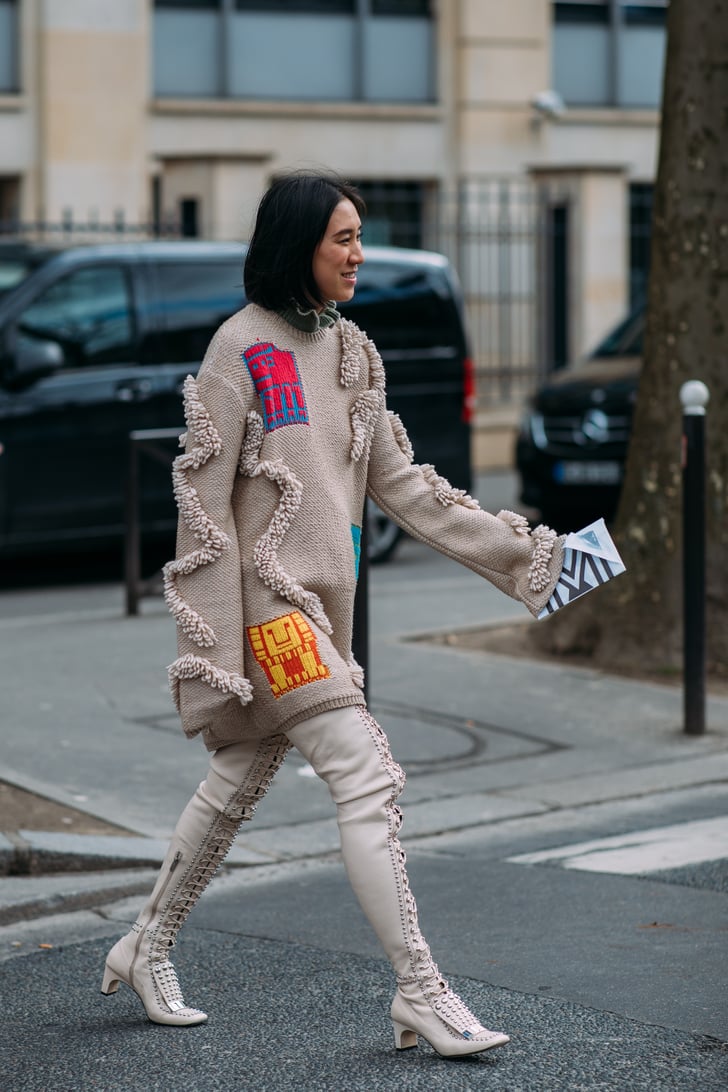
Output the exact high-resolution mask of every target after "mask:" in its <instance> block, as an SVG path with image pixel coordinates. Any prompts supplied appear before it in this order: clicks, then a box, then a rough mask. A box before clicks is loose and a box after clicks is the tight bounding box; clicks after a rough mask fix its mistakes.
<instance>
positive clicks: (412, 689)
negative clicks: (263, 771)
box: [0, 479, 728, 1092]
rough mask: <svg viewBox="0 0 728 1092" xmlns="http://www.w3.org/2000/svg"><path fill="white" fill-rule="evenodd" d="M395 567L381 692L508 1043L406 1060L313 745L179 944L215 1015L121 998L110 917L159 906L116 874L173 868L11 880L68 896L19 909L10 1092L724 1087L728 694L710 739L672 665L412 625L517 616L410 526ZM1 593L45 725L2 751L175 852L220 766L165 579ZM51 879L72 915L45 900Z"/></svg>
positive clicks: (443, 940)
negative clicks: (188, 677)
mask: <svg viewBox="0 0 728 1092" xmlns="http://www.w3.org/2000/svg"><path fill="white" fill-rule="evenodd" d="M486 484H487V485H488V486H489V488H507V487H508V485H509V482H508V480H507V479H504V480H503V482H501V484H500V486H498V485H497V483H495V482H489V483H486ZM488 503H489V506H490V507H492V508H497V507H498V506H500V504H501V503H504V504H506V506H512V498H509V497H507V496H503V497H502V498H501V497H498V498H497V501H496V502H495V503H494V502H493V499H492V498H491V500H490V501H489V502H488ZM372 575H373V588H372V629H373V634H374V639H373V642H372V643H373V649H372V664H371V673H372V693H373V707H374V710H375V712H376V713H377V714H378V715H379V716H380V718H381V719H382V721H383V723H384V724H385V725H386V727H387V730H388V732H389V733H390V736H391V738H392V742H393V748H394V751H395V755H396V757H397V758H398V759H399V760H400V761H401V762H402V763H403V764H404V765H405V767H406V768H407V770H408V786H407V789H406V793H405V796H404V804H405V814H406V820H405V827H404V831H403V836H404V837H403V840H404V841H405V844H406V846H407V850H408V856H409V862H410V874H411V880H412V886H413V890H414V892H415V894H416V896H417V898H418V903H419V909H420V917H421V924H422V927H423V931H424V932H425V934H426V935H427V937H428V939H429V941H430V943H431V945H432V948H433V952H434V955H435V957H436V958H437V959H438V962H439V963H440V965H441V968H442V969H443V971H444V972H445V973H446V974H447V975H448V976H449V977H450V978H451V979H452V982H453V985H454V986H455V987H456V988H457V989H458V990H459V991H460V992H461V993H462V994H463V995H464V996H465V998H466V999H467V1000H468V1001H469V1002H470V1003H471V1006H472V1007H473V1008H474V1009H475V1010H476V1011H477V1012H478V1013H479V1015H480V1016H481V1017H482V1019H483V1020H484V1021H485V1022H486V1023H487V1024H489V1026H492V1027H503V1028H504V1029H505V1030H507V1031H508V1032H509V1033H510V1034H511V1036H512V1042H511V1044H510V1045H509V1046H508V1047H507V1048H505V1049H504V1050H501V1051H496V1052H495V1053H494V1054H493V1055H492V1056H490V1055H485V1056H482V1057H481V1058H479V1059H475V1060H472V1059H471V1060H470V1061H468V1062H464V1063H452V1062H446V1061H443V1060H441V1059H439V1058H438V1057H437V1056H436V1055H434V1054H433V1053H432V1052H431V1051H430V1050H429V1048H427V1047H425V1046H421V1048H420V1049H419V1050H418V1051H409V1052H405V1053H403V1054H397V1053H395V1051H394V1050H393V1049H392V1041H391V1031H390V1028H389V1026H388V1021H387V1006H388V1000H389V997H390V995H391V988H392V982H391V975H390V972H389V969H388V967H387V965H386V964H385V963H384V961H383V960H382V957H381V953H380V951H379V949H378V946H377V945H376V942H375V940H374V938H373V936H372V934H371V932H370V930H369V927H368V925H367V924H366V922H365V921H364V920H363V919H362V917H361V914H360V912H359V910H358V907H357V906H356V904H355V903H354V901H353V899H352V896H351V894H350V892H349V889H348V886H347V884H346V881H345V878H344V875H343V870H342V867H341V864H340V862H339V861H338V858H337V856H336V852H335V850H336V830H335V825H334V823H333V820H332V818H331V808H330V805H329V802H328V800H327V797H326V792H325V789H324V787H323V785H321V784H320V783H319V782H318V781H317V780H316V779H315V778H311V777H310V776H307V774H308V771H307V768H306V767H305V764H304V763H302V762H300V760H299V761H297V760H296V759H295V756H292V760H291V761H288V762H287V763H286V765H285V766H284V769H283V770H282V771H281V775H280V778H279V780H278V783H277V784H276V785H275V786H274V789H273V790H272V792H271V793H270V795H269V797H268V798H267V799H266V801H265V802H264V803H263V804H262V805H261V808H260V813H259V815H258V816H257V817H256V820H255V822H254V824H252V825H251V827H250V828H249V831H248V830H246V831H245V832H243V834H242V835H241V837H240V838H239V840H238V850H237V852H238V854H239V857H238V859H237V863H238V865H246V866H247V867H232V868H230V869H228V870H227V871H226V872H225V873H224V874H223V875H221V876H220V877H219V878H218V879H217V880H216V881H215V882H214V884H213V886H212V888H211V890H210V891H209V892H208V894H207V896H206V898H205V900H204V903H203V905H202V906H201V907H200V908H199V909H198V910H197V911H196V912H195V915H194V916H193V918H192V920H191V922H190V924H189V926H188V927H187V929H186V930H185V933H184V934H183V937H182V940H181V942H180V944H179V947H178V950H177V953H178V954H177V965H178V968H179V970H180V973H181V976H182V980H183V983H184V985H185V990H186V994H187V996H188V997H189V998H190V999H191V1000H193V1001H194V1002H195V1003H197V1004H200V1005H202V1006H203V1007H205V1008H206V1009H207V1010H208V1011H209V1012H210V1013H211V1021H210V1023H209V1024H208V1025H207V1026H205V1027H203V1028H199V1029H189V1030H181V1031H179V1030H175V1029H166V1028H159V1027H153V1026H151V1025H149V1024H148V1023H147V1022H146V1021H145V1020H144V1017H143V1013H142V1012H141V1009H140V1006H139V1004H138V1002H137V1000H136V999H135V998H134V996H133V995H132V994H131V993H130V991H128V990H123V989H122V991H120V993H119V994H118V995H117V996H116V997H114V998H111V999H106V998H103V997H101V996H100V995H99V994H98V992H97V990H98V984H99V980H100V972H101V968H102V965H103V953H104V952H105V950H106V948H107V947H108V943H109V939H108V938H109V937H113V936H117V935H119V934H120V933H121V932H122V931H124V929H125V927H126V923H127V922H129V921H130V920H132V919H133V917H134V915H135V913H136V910H137V907H138V902H139V897H138V895H135V896H134V897H129V898H124V899H119V897H118V896H119V894H120V893H122V892H123V891H124V890H129V889H130V888H131V887H134V886H139V888H140V889H141V888H143V887H145V886H146V885H148V884H149V882H150V878H151V875H152V873H150V872H147V871H144V872H129V871H128V870H115V871H114V872H104V873H103V874H101V875H100V876H93V875H91V876H90V875H88V874H83V875H79V876H72V875H68V874H66V875H63V876H60V877H56V878H48V877H46V878H44V879H39V880H35V879H32V878H27V879H22V878H7V879H4V880H2V881H0V883H1V884H2V889H3V894H2V899H0V901H2V902H3V905H4V906H5V908H6V909H7V908H8V907H12V904H13V899H16V900H17V901H16V904H15V905H16V906H19V905H21V904H22V903H23V902H24V903H25V905H26V906H28V904H29V902H30V900H31V899H32V898H36V899H37V904H38V905H39V906H41V907H44V908H45V913H44V914H43V915H41V916H36V917H34V918H33V919H32V920H31V921H29V922H16V923H15V924H12V925H8V926H5V927H4V928H0V957H2V958H3V959H4V960H5V962H4V964H3V967H2V976H1V977H0V1003H1V1004H2V1007H3V1013H4V1020H3V1023H2V1025H0V1051H1V1052H2V1058H3V1080H4V1085H3V1087H5V1086H7V1087H8V1088H9V1089H12V1090H13V1092H15V1090H18V1092H21V1090H23V1092H24V1090H26V1089H27V1090H28V1092H41V1090H43V1092H49V1090H53V1092H55V1090H59V1089H60V1090H67V1089H68V1090H76V1089H78V1090H85V1089H104V1090H109V1092H110V1090H114V1089H138V1090H139V1092H146V1090H149V1089H160V1090H165V1092H166V1090H169V1092H172V1090H175V1092H176V1090H178V1089H190V1088H194V1089H200V1090H207V1089H237V1090H240V1089H242V1090H248V1089H250V1090H253V1089H256V1090H258V1089H262V1090H271V1092H275V1090H279V1089H280V1090H284V1089H296V1090H309V1089H310V1090H312V1092H313V1090H316V1092H318V1090H321V1092H344V1090H347V1092H348V1090H349V1089H351V1090H358V1089H361V1090H362V1092H366V1090H376V1089H392V1090H393V1089H412V1090H415V1089H447V1090H461V1089H462V1090H469V1089H480V1088H483V1089H485V1088H489V1089H497V1090H498V1092H501V1090H509V1092H510V1090H520V1089H523V1090H529V1092H530V1090H544V1092H552V1090H553V1092H561V1090H564V1089H615V1090H620V1092H621V1090H623V1089H625V1090H630V1092H631V1090H632V1089H645V1090H647V1089H649V1090H650V1092H655V1090H658V1092H659V1090H662V1089H684V1088H696V1089H701V1090H713V1089H716V1090H718V1089H724V1088H725V1087H726V1086H728V1046H727V1044H728V996H727V993H726V987H725V981H726V969H727V967H726V952H727V951H728V945H727V944H726V939H727V937H728V914H727V912H726V911H727V910H728V890H727V889H728V866H727V862H726V859H725V858H726V856H727V855H728V854H726V852H725V847H726V846H728V837H726V834H725V828H724V827H723V826H722V825H721V821H722V817H723V816H725V814H726V800H727V797H728V792H727V791H726V784H727V783H728V701H726V700H725V699H722V700H720V699H714V700H712V701H711V703H710V713H709V720H710V729H711V730H710V732H709V733H708V734H707V735H706V736H705V737H704V738H701V739H690V738H687V737H685V736H684V735H682V733H681V731H680V721H681V718H680V695H679V693H676V692H675V691H672V690H670V689H669V688H667V687H660V686H652V685H646V684H640V683H635V682H626V681H624V680H617V679H612V678H610V677H607V676H603V675H601V674H600V673H599V672H597V671H576V670H564V669H560V668H555V667H553V666H551V665H543V664H524V663H518V662H514V661H512V660H510V659H507V658H502V657H498V656H490V655H489V656H484V655H482V654H478V653H468V652H462V651H459V650H457V649H453V648H448V647H446V646H442V645H430V644H427V643H426V642H421V641H417V642H409V641H405V640H403V639H402V638H403V636H404V635H413V634H422V633H423V632H427V631H432V630H439V629H443V628H445V629H446V628H450V627H452V626H458V625H460V626H462V625H470V624H473V625H475V624H482V623H483V622H484V621H486V620H487V621H494V620H496V619H499V618H515V617H522V616H523V615H522V613H521V608H519V607H518V605H517V604H512V603H511V602H510V601H509V600H507V599H504V598H503V597H502V596H499V595H498V594H497V593H496V592H494V591H492V589H490V588H488V587H487V586H485V585H483V583H482V582H481V581H479V580H478V579H477V578H476V577H474V576H473V575H472V574H469V573H467V572H465V571H463V570H459V569H458V568H457V567H455V566H454V565H452V564H451V563H448V562H446V561H444V559H440V558H438V557H436V556H435V555H433V554H431V553H430V552H429V551H427V550H424V549H423V548H421V547H419V546H418V545H417V544H416V543H412V542H407V543H405V545H404V548H403V549H402V551H401V553H400V555H399V557H398V558H397V560H396V561H395V563H394V564H393V565H392V566H389V567H387V568H386V569H381V570H378V571H376V572H375V573H373V574H372ZM3 606H4V607H5V608H6V610H5V611H4V613H3V621H2V623H0V637H1V638H2V652H1V654H2V656H3V660H4V663H3V665H2V666H3V670H4V671H5V672H7V677H9V678H14V679H15V680H16V687H15V688H13V691H12V693H11V697H10V704H9V705H8V706H7V707H6V710H5V716H6V718H9V719H8V720H6V723H11V724H13V725H14V726H15V727H16V728H18V727H19V728H21V729H22V730H18V731H15V732H13V733H10V734H8V733H5V734H4V735H3V737H2V740H0V762H2V763H3V765H4V768H5V769H6V770H7V769H9V768H11V769H13V770H14V771H15V774H16V775H17V776H18V778H19V779H24V783H26V784H28V785H29V786H30V787H32V786H33V784H34V785H35V786H36V787H37V786H41V785H42V786H45V787H46V789H47V790H48V791H53V792H55V795H56V798H57V799H62V800H64V801H65V802H71V801H74V800H75V802H76V804H77V806H83V807H86V808H88V809H89V810H90V811H93V812H94V813H95V814H101V815H104V816H106V817H108V818H113V817H115V819H116V821H117V822H121V825H123V826H125V827H126V828H127V829H129V830H131V831H135V832H136V833H137V834H138V835H139V836H140V842H142V843H143V844H144V845H147V846H151V847H152V849H150V851H149V852H150V857H152V858H153V857H154V852H155V850H154V848H153V847H154V845H155V844H156V843H154V840H153V838H150V836H151V835H160V834H165V833H166V830H167V827H168V825H170V824H171V822H172V820H173V818H174V816H175V814H176V810H177V807H178V803H180V802H184V799H186V797H187V795H188V793H189V789H190V786H191V785H193V784H194V782H195V778H196V777H197V776H198V774H199V773H200V771H201V768H202V762H201V756H200V754H199V753H198V752H197V750H196V749H195V747H194V745H193V746H185V745H184V744H181V743H180V741H179V739H178V737H177V733H176V726H175V725H174V721H173V719H172V718H171V717H170V713H169V706H168V699H167V696H166V694H165V693H164V691H163V688H162V684H161V683H160V679H159V664H160V662H166V661H164V656H165V655H166V654H167V653H168V651H169V650H170V649H171V647H172V640H173V634H172V631H171V627H170V624H169V620H168V619H167V618H166V616H165V615H164V614H163V613H162V611H161V610H160V608H159V605H158V604H155V603H153V602H150V603H149V604H147V605H146V607H145V614H144V616H143V617H142V618H140V619H136V620H133V619H130V620H122V619H120V617H119V609H120V591H119V589H118V588H117V587H104V588H94V587H87V588H86V589H84V590H83V591H82V592H79V591H78V590H77V589H62V590H58V589H50V590H46V591H37V592H32V591H26V592H24V593H22V594H17V595H8V594H6V595H5V597H4V604H3ZM8 638H10V640H8ZM29 659H30V660H32V662H33V669H32V670H31V669H30V668H29V667H28V666H27V663H28V660H29ZM79 661H80V662H82V663H83V670H82V671H80V670H79V666H78V665H79ZM38 665H40V668H41V669H40V670H39V669H38ZM110 770H111V771H113V772H114V773H115V775H116V779H115V780H114V779H110V778H109V771H110ZM78 796H84V797H85V800H84V801H78V800H77V799H76V797H78ZM615 839H616V840H617V841H616V842H615ZM159 851H160V852H161V850H159ZM721 854H723V855H722V856H721ZM262 862H265V863H262ZM610 869H612V870H610ZM614 869H616V870H614ZM74 898H75V900H76V901H75V902H74ZM54 899H55V900H56V901H57V902H58V904H59V905H60V906H61V907H62V908H63V909H65V910H66V911H67V912H65V913H63V914H55V915H54V914H52V913H49V911H52V910H53V901H54ZM73 905H82V906H84V905H85V908H84V909H78V910H75V911H70V909H69V908H70V907H71V906H73ZM39 944H51V945H53V947H51V948H44V949H39V948H38V945H39Z"/></svg>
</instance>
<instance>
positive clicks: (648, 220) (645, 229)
mask: <svg viewBox="0 0 728 1092" xmlns="http://www.w3.org/2000/svg"><path fill="white" fill-rule="evenodd" d="M654 193H655V187H654V185H653V184H652V183H651V182H633V183H632V185H631V186H630V187H629V304H630V308H635V307H638V306H639V305H640V304H641V303H643V302H644V301H645V300H646V299H647V278H648V276H649V272H650V239H651V233H652V204H653V199H654Z"/></svg>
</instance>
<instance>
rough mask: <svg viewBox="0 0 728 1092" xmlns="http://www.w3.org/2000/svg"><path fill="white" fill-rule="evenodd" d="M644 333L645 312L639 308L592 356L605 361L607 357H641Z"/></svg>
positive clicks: (613, 331)
mask: <svg viewBox="0 0 728 1092" xmlns="http://www.w3.org/2000/svg"><path fill="white" fill-rule="evenodd" d="M644 332H645V311H644V307H639V308H638V309H637V310H636V311H632V312H631V314H629V315H627V318H626V319H624V320H623V321H622V322H620V324H619V326H617V327H615V329H614V330H611V331H610V332H609V334H607V336H606V337H605V338H604V340H603V341H601V342H600V343H599V345H597V347H596V349H595V350H594V352H593V353H592V354H591V355H592V358H593V359H594V360H603V359H604V358H605V357H615V358H617V357H623V356H641V355H642V342H643V338H644Z"/></svg>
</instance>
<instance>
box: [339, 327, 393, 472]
mask: <svg viewBox="0 0 728 1092" xmlns="http://www.w3.org/2000/svg"><path fill="white" fill-rule="evenodd" d="M354 330H355V331H356V336H357V340H358V348H359V359H360V361H361V356H362V353H363V354H364V356H366V359H367V364H368V368H369V390H367V391H364V393H363V394H360V395H359V397H358V398H357V400H356V401H355V403H354V405H353V406H352V407H351V410H350V413H351V430H352V433H353V436H352V441H351V451H350V455H351V458H352V459H353V461H354V462H358V461H359V460H360V459H361V458H364V459H367V458H368V457H369V449H370V447H371V445H372V439H373V437H374V428H375V425H376V423H377V417H378V416H379V412H380V410H381V408H382V405H383V404H384V388H385V376H384V365H383V364H382V358H381V356H380V355H379V353H378V352H377V347H376V345H375V344H374V342H373V341H370V340H369V338H368V337H367V336H366V335H365V334H363V333H362V332H361V330H357V329H356V327H354ZM343 366H344V364H343V360H342V369H343Z"/></svg>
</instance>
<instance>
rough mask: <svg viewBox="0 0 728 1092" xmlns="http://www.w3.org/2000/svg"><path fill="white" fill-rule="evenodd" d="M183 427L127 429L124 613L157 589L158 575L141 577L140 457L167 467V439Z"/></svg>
mask: <svg viewBox="0 0 728 1092" xmlns="http://www.w3.org/2000/svg"><path fill="white" fill-rule="evenodd" d="M183 432H184V428H149V429H137V430H136V431H134V432H130V433H129V454H128V463H127V476H126V520H125V525H126V526H125V535H124V587H125V599H126V613H127V614H128V615H134V614H138V613H139V601H140V600H141V599H144V598H146V597H148V596H153V595H159V594H160V593H161V590H162V587H161V576H160V574H159V572H156V573H155V574H154V575H153V576H152V577H148V578H146V579H144V578H143V577H142V529H141V488H140V486H141V466H140V464H141V459H142V456H146V457H148V458H150V459H154V460H155V461H156V462H159V463H162V465H163V466H166V467H171V466H172V463H173V462H174V453H173V452H172V451H171V450H170V448H169V444H168V443H167V441H169V440H177V439H179V437H180V435H181V434H182V433H183Z"/></svg>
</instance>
